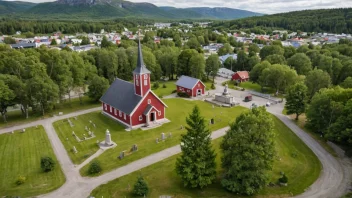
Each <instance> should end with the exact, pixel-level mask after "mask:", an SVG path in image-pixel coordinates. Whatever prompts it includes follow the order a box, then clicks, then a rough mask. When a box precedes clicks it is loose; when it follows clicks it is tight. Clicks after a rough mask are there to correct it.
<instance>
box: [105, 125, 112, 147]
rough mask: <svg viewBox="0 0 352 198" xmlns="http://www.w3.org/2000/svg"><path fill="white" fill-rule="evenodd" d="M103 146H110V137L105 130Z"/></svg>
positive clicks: (107, 130)
mask: <svg viewBox="0 0 352 198" xmlns="http://www.w3.org/2000/svg"><path fill="white" fill-rule="evenodd" d="M105 145H108V146H110V145H111V135H110V132H109V129H106V134H105Z"/></svg>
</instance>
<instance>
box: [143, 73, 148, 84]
mask: <svg viewBox="0 0 352 198" xmlns="http://www.w3.org/2000/svg"><path fill="white" fill-rule="evenodd" d="M144 85H148V75H147V74H144Z"/></svg>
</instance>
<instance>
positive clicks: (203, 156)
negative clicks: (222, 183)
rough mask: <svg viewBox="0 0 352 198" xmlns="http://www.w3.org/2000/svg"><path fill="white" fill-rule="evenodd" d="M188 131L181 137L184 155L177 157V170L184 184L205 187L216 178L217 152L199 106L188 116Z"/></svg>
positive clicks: (192, 186)
mask: <svg viewBox="0 0 352 198" xmlns="http://www.w3.org/2000/svg"><path fill="white" fill-rule="evenodd" d="M186 122H187V125H188V126H187V127H186V130H187V133H186V134H184V135H182V137H181V150H182V155H181V157H179V158H178V159H177V162H176V172H177V174H178V175H179V176H180V177H181V179H182V181H183V184H184V186H186V187H191V188H203V187H205V186H207V185H209V184H211V183H212V182H213V180H214V179H215V178H216V170H215V169H216V164H215V157H216V155H215V153H214V150H213V149H212V146H211V138H210V131H209V130H208V129H207V128H206V122H205V119H204V118H203V117H202V116H201V115H200V111H199V108H198V106H195V107H194V108H193V111H192V113H191V114H190V115H189V117H187V118H186Z"/></svg>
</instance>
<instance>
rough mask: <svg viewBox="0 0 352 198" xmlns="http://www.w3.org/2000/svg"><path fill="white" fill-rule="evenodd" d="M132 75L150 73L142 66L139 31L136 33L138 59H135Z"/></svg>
mask: <svg viewBox="0 0 352 198" xmlns="http://www.w3.org/2000/svg"><path fill="white" fill-rule="evenodd" d="M133 73H134V74H150V71H149V70H148V69H147V67H146V66H145V64H144V61H143V54H142V45H141V40H140V31H138V57H137V67H136V69H134V71H133Z"/></svg>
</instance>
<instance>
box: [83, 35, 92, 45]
mask: <svg viewBox="0 0 352 198" xmlns="http://www.w3.org/2000/svg"><path fill="white" fill-rule="evenodd" d="M88 44H90V40H89V38H88V37H86V36H83V37H82V41H81V45H88Z"/></svg>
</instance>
